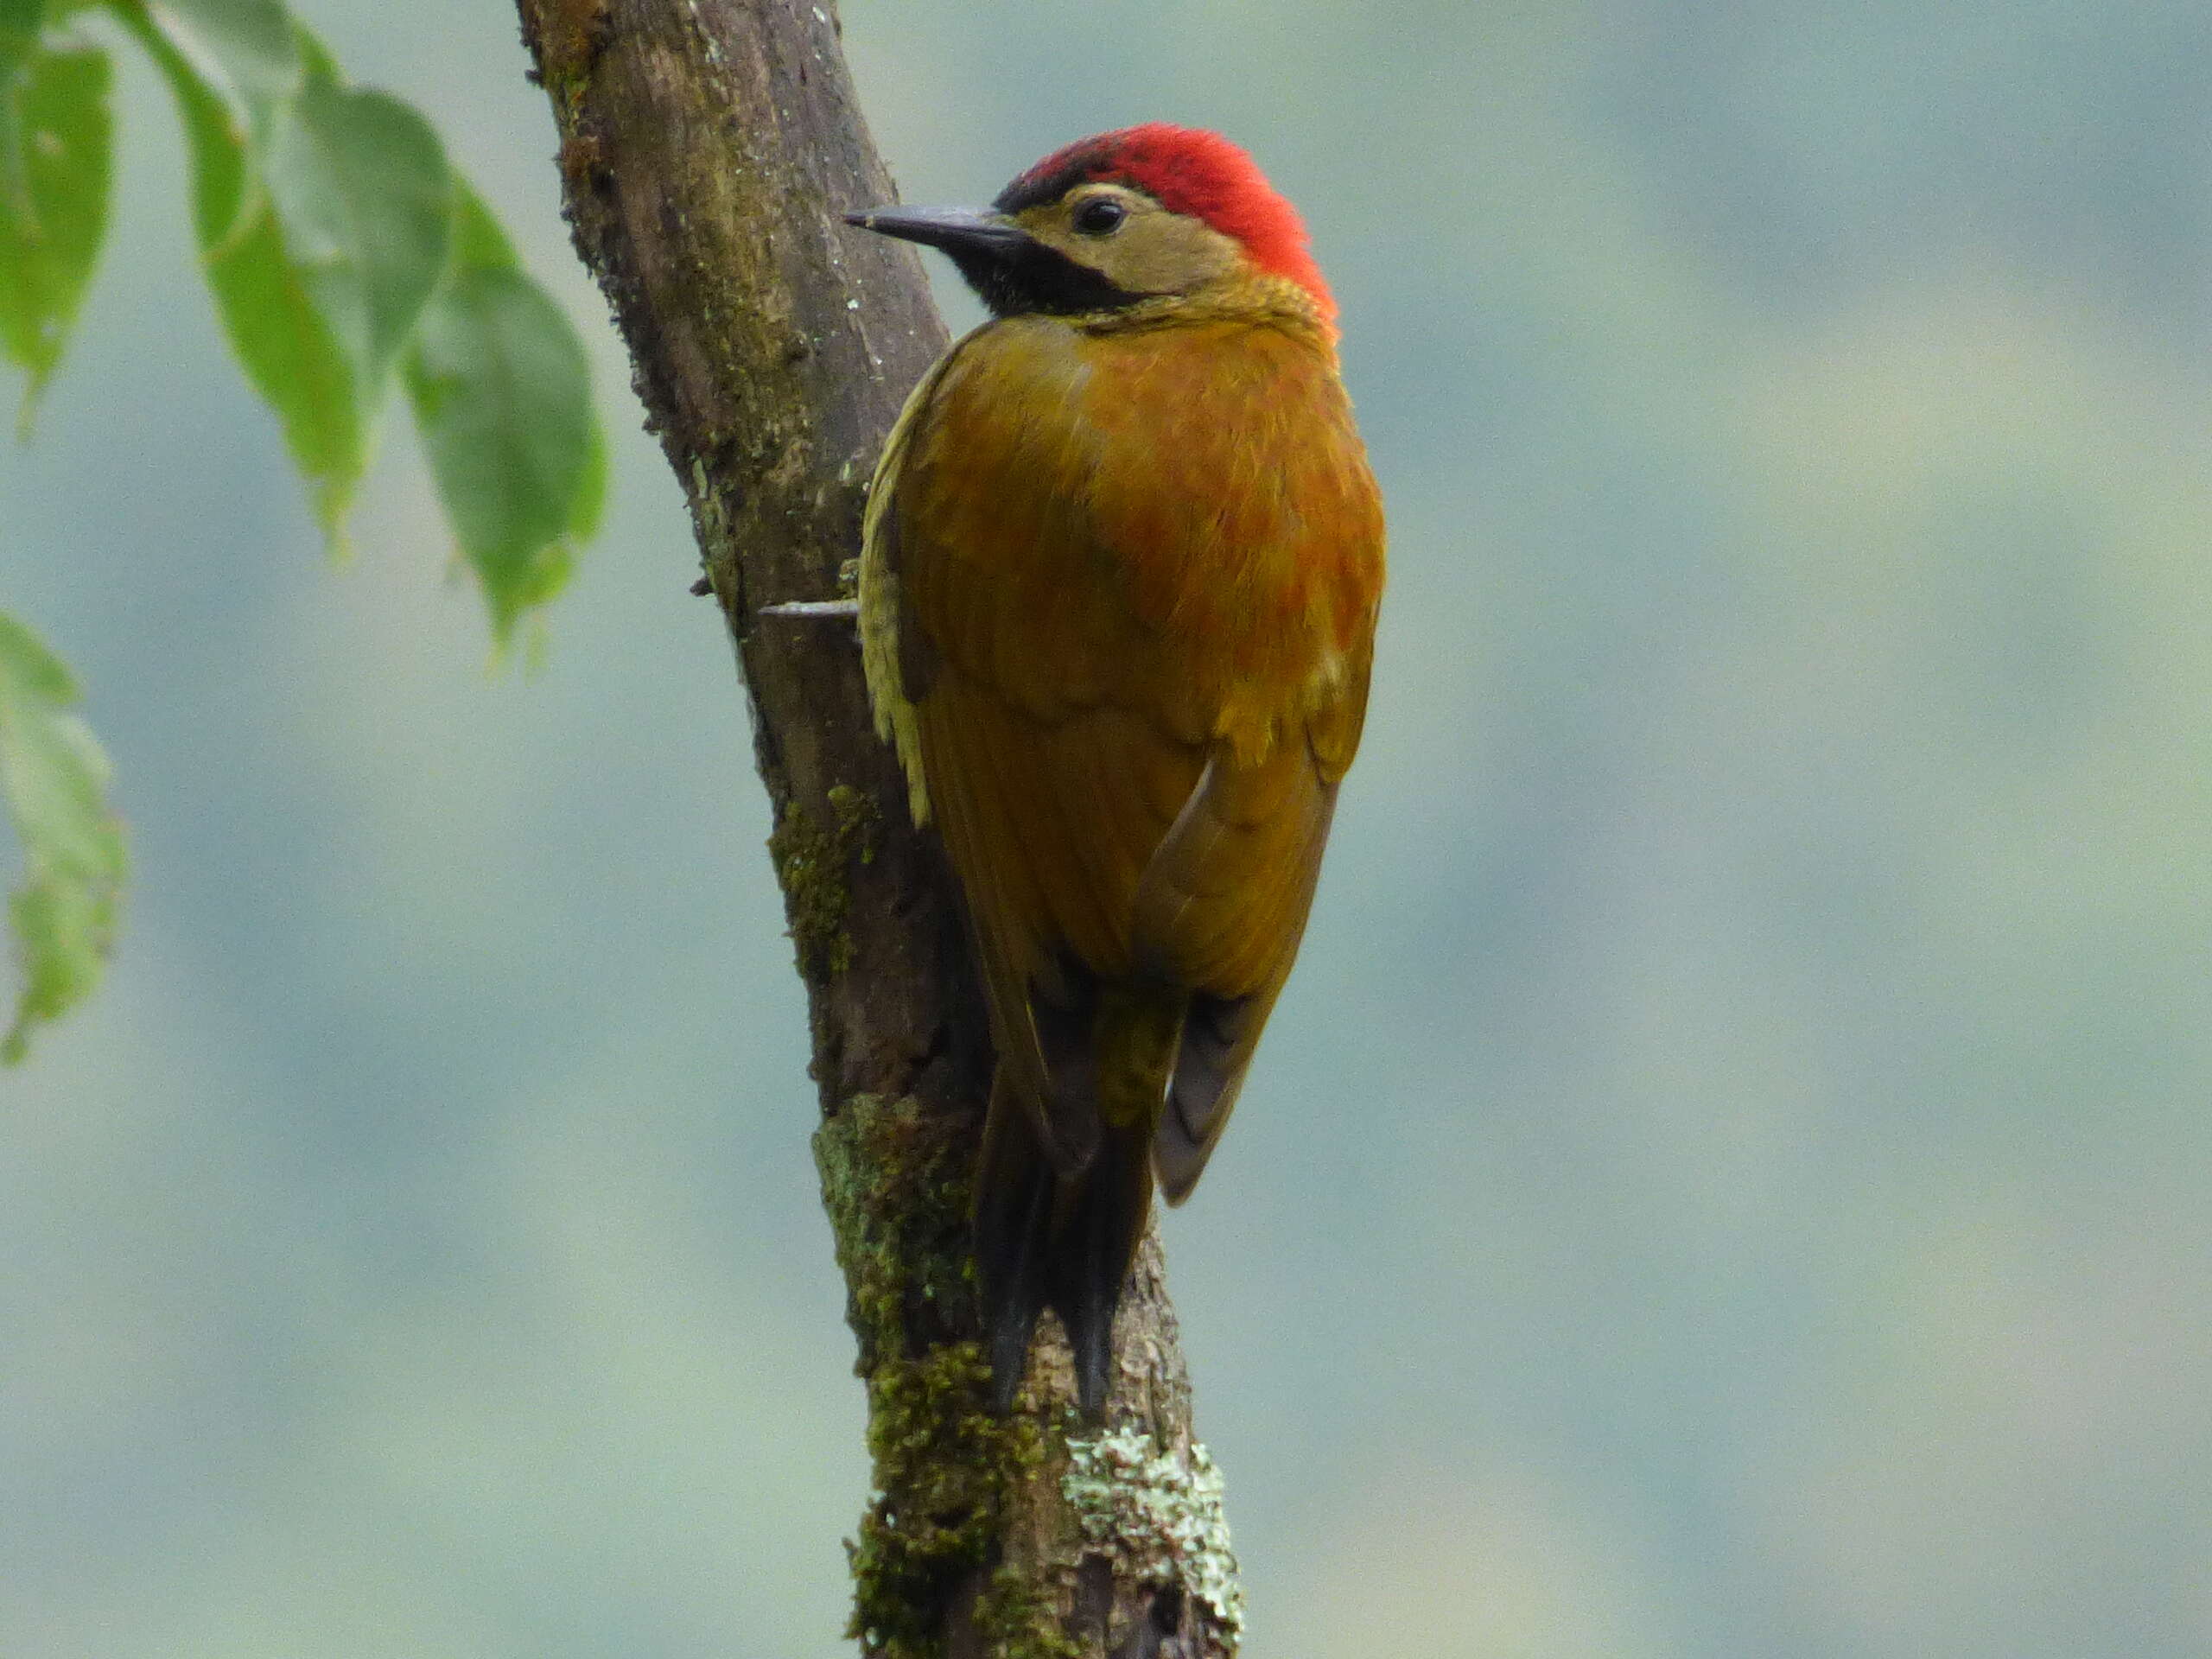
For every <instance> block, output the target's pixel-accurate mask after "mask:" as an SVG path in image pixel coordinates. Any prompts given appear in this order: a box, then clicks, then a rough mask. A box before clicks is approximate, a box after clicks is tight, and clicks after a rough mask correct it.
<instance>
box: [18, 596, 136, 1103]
mask: <svg viewBox="0 0 2212 1659" xmlns="http://www.w3.org/2000/svg"><path fill="white" fill-rule="evenodd" d="M76 701H77V688H76V686H75V684H74V683H73V682H72V681H71V679H70V677H69V671H68V670H67V668H65V667H63V666H62V664H61V661H60V658H57V657H55V656H54V653H53V652H50V651H48V650H47V648H46V647H45V646H44V645H41V643H40V642H39V640H38V639H37V638H36V637H35V635H33V634H32V632H30V630H29V629H28V628H26V627H24V626H22V624H21V623H20V622H17V621H16V620H14V619H13V618H12V617H10V616H9V615H7V614H6V613H4V612H0V795H4V796H5V798H6V799H7V803H8V810H9V813H10V816H11V817H13V819H14V820H15V825H16V837H17V839H18V840H20V841H21V842H22V850H23V862H24V867H25V868H24V879H23V881H22V885H21V886H20V887H17V888H16V892H15V893H14V895H13V896H12V897H11V898H10V899H9V901H8V918H9V922H10V925H11V926H12V928H13V931H14V932H15V936H16V959H17V961H18V963H20V965H21V968H22V988H21V990H20V991H19V992H18V993H17V995H16V1013H15V1019H14V1021H13V1023H12V1024H11V1025H10V1027H9V1029H8V1033H7V1035H6V1036H5V1037H4V1038H0V1064H5V1065H14V1064H15V1063H16V1061H18V1060H20V1059H22V1058H23V1054H24V1052H25V1050H26V1048H27V1047H28V1046H29V1040H30V1033H31V1029H32V1027H35V1026H37V1025H40V1024H41V1023H44V1022H46V1021H48V1020H56V1019H59V1018H60V1016H61V1015H62V1014H64V1013H66V1012H67V1010H68V1009H69V1008H70V1007H72V1006H73V1005H74V1004H75V1003H77V1002H79V1001H82V1000H83V998H84V997H85V996H86V995H87V994H88V993H89V992H90V991H91V990H92V987H93V986H94V985H95V984H97V983H98V982H99V976H100V969H101V966H102V964H103V963H105V960H106V957H107V954H108V951H109V950H110V949H111V947H112V946H113V944H114V943H115V932H116V924H117V921H118V918H119V916H120V913H121V911H122V904H123V880H124V874H125V871H126V869H127V868H128V858H127V855H126V854H125V851H124V839H123V826H122V823H121V822H120V821H119V820H118V818H117V817H116V816H115V814H114V813H113V811H112V810H110V808H109V806H108V803H107V785H108V777H109V771H108V764H107V757H106V756H105V755H104V754H102V753H100V747H99V744H98V743H97V742H95V741H93V739H92V733H91V732H89V731H88V730H86V727H85V723H84V722H83V721H80V720H79V719H78V718H77V717H76V716H75V715H71V714H68V713H67V712H66V710H67V709H68V708H69V706H70V705H71V704H73V702H76Z"/></svg>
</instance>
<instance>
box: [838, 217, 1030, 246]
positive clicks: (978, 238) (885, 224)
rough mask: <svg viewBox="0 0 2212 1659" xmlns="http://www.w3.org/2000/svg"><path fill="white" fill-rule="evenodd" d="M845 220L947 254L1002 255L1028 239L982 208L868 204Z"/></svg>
mask: <svg viewBox="0 0 2212 1659" xmlns="http://www.w3.org/2000/svg"><path fill="white" fill-rule="evenodd" d="M845 223H846V224H848V225H857V226H860V227H861V229H862V230H864V231H874V232H876V233H877V234H878V235H880V236H895V237H897V238H899V240H900V241H902V242H918V243H920V244H921V245H923V246H924V247H925V248H942V249H944V251H946V252H947V253H996V254H1001V255H1003V254H1007V253H1010V252H1012V251H1014V249H1016V248H1019V247H1020V246H1021V245H1023V244H1025V243H1027V241H1028V240H1029V235H1028V232H1026V231H1023V230H1021V229H1020V227H1019V226H1016V225H1015V224H1014V221H1013V220H1011V219H1007V217H1006V216H1005V215H1003V214H1001V213H993V212H991V211H989V210H988V208H982V207H870V208H868V209H866V210H865V211H863V212H861V213H847V214H846V215H845Z"/></svg>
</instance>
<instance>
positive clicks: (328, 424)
mask: <svg viewBox="0 0 2212 1659" xmlns="http://www.w3.org/2000/svg"><path fill="white" fill-rule="evenodd" d="M101 17H105V19H107V20H109V22H111V23H112V24H114V25H118V26H119V28H120V30H121V34H122V35H123V37H124V39H126V40H128V41H132V42H135V43H136V44H137V46H138V47H139V48H142V49H143V50H144V51H145V53H146V54H147V55H148V56H149V58H150V59H151V60H152V61H153V63H154V64H155V66H156V67H157V68H158V69H159V71H160V72H161V73H162V77H163V79H165V80H167V82H168V86H169V89H170V91H171V92H172V94H173V95H174V97H175V102H176V106H177V111H178V114H179V116H180V118H181V120H182V123H183V126H184V132H185V137H186V142H187V143H188V146H189V149H190V151H191V156H192V185H191V189H192V221H193V228H194V238H195V240H196V242H197V245H198V248H199V252H200V264H201V266H202V268H203V270H204V271H205V274H206V277H207V286H208V289H209V292H210V294H211V295H212V296H213V300H214V302H215V309H216V313H217V315H218V316H219V318H220V320H221V322H222V326H223V330H224V333H225V334H226V336H227V337H228V338H229V340H230V343H231V347H232V351H233V352H235V353H237V356H238V361H239V363H240V365H242V366H243V368H244V369H245V375H246V378H247V379H248V380H249V381H250V382H251V384H252V385H253V387H254V389H255V390H256V391H258V392H259V393H260V394H261V396H262V398H263V399H264V401H265V402H266V403H267V404H269V406H270V410H271V411H272V412H273V413H274V414H275V415H276V416H277V422H278V424H279V425H280V427H281V428H282V429H283V435H284V442H285V446H286V448H288V450H289V452H290V454H291V456H292V460H293V463H294V465H295V466H296V467H297V468H298V470H299V473H300V475H301V478H302V480H303V481H304V483H305V484H306V486H307V489H308V498H309V501H310V503H311V505H312V507H313V510H314V512H315V518H316V521H317V523H318V524H320V526H321V530H322V532H323V535H324V537H325V538H326V541H327V544H328V545H329V546H330V547H331V549H332V550H342V549H343V547H344V545H345V531H346V516H347V512H348V510H349V509H350V507H351V505H352V504H353V495H354V492H355V490H356V488H357V486H359V482H360V480H361V478H362V475H363V474H365V472H366V470H367V468H368V465H369V462H370V461H371V460H372V458H373V456H374V454H375V448H376V442H377V437H378V429H379V424H380V422H381V419H382V416H383V414H384V411H385V408H386V407H387V406H388V405H389V404H390V403H391V393H392V389H393V387H394V385H398V386H400V387H401V388H403V389H404V394H405V397H406V399H407V402H408V404H409V405H410V409H411V410H412V411H413V414H414V417H415V425H416V431H417V433H418V434H419V435H420V436H421V439H422V442H423V450H424V452H425V454H427V456H428V457H429V463H430V469H431V473H432V474H433V476H434V478H435V481H436V485H437V489H438V494H439V497H440V499H441V501H442V504H443V505H444V509H445V513H446V518H447V520H448V524H450V525H451V526H452V529H453V532H454V541H455V543H456V545H457V546H458V549H459V550H460V553H461V557H462V559H463V560H464V561H465V562H466V563H467V568H468V569H470V570H471V571H472V572H473V573H474V576H475V578H476V581H477V584H478V586H479V587H480V588H481V590H482V592H483V594H484V600H485V604H486V607H487V609H488V611H489V613H490V620H491V626H492V632H493V639H494V641H495V642H496V643H497V644H498V645H500V646H502V647H504V646H505V645H506V644H507V643H508V642H509V641H510V640H511V639H512V637H513V634H514V630H515V627H516V626H517V624H518V622H520V621H521V620H523V619H524V617H525V616H527V615H528V614H529V613H531V611H532V610H534V609H535V608H536V607H540V606H542V605H543V604H545V603H546V602H547V601H550V599H552V598H553V596H554V595H555V594H557V593H558V592H559V591H560V589H561V588H562V586H563V583H564V582H566V580H567V578H568V575H569V570H570V569H571V567H572V565H573V563H574V560H575V550H576V548H577V546H578V545H579V544H580V543H582V542H583V541H585V540H587V539H588V538H589V537H590V536H591V535H592V533H593V532H594V530H595V529H596V527H597V525H598V522H599V517H600V511H601V504H602V501H603V499H604V497H605V490H606V456H605V449H604V444H603V441H602V438H601V433H600V429H599V424H598V421H597V418H596V416H594V412H593V409H592V401H591V386H590V377H589V372H588V365H587V363H586V359H585V357H584V351H583V346H582V342H581V341H580V340H578V339H577V337H576V334H575V330H574V329H573V328H572V327H570V326H569V322H568V320H567V318H566V317H565V316H564V315H563V313H562V312H561V310H560V308H558V307H557V306H556V304H555V303H554V302H553V301H552V300H551V299H550V297H549V296H547V295H546V293H545V292H544V290H543V289H541V288H540V287H539V286H538V285H537V283H536V282H534V281H533V280H532V279H531V277H529V276H528V275H527V274H526V273H525V272H524V271H523V270H522V269H521V268H520V266H519V264H518V263H517V261H516V258H515V255H514V251H513V248H512V245H511V244H510V243H509V241H508V239H507V237H506V235H505V232H503V231H502V230H501V229H500V227H499V224H498V222H497V220H495V219H493V216H492V214H491V213H490V211H489V210H488V209H487V208H486V207H485V206H484V204H483V202H482V200H480V198H479V197H478V196H477V195H476V194H475V192H474V190H472V189H471V188H469V186H468V184H467V181H465V180H464V179H463V178H461V175H459V174H458V173H457V172H456V171H455V170H454V168H452V166H451V165H450V164H449V163H448V161H447V158H446V156H445V151H444V148H443V146H442V144H441V143H439V141H438V137H437V135H436V133H435V131H434V130H432V129H431V127H430V124H429V123H428V122H427V121H425V120H424V119H423V117H422V116H421V115H420V114H418V113H417V112H416V111H415V110H414V109H412V108H411V107H410V106H409V105H406V104H405V103H404V102H402V101H401V100H400V99H396V98H393V97H392V96H391V95H390V94H388V93H385V92H378V91H375V90H373V89H372V88H368V87H361V86H353V85H352V84H350V83H348V82H347V81H346V79H345V78H344V77H343V76H342V75H341V74H340V73H339V70H338V68H337V66H336V65H335V64H334V62H333V61H332V60H331V58H330V54H328V53H327V51H326V50H325V49H324V48H323V47H322V45H321V42H320V41H317V40H316V39H315V37H314V35H311V34H310V33H309V32H308V30H307V29H306V28H305V27H304V26H303V25H302V24H301V23H300V22H299V21H298V20H297V19H296V18H295V17H294V16H291V14H290V13H289V11H288V10H286V8H285V7H284V5H283V3H282V0H0V355H4V357H5V358H6V359H7V360H8V361H10V363H12V364H14V365H16V367H17V368H19V369H21V370H22V372H23V373H24V376H25V385H24V389H23V394H22V404H21V406H20V410H19V413H18V417H17V427H18V431H19V433H20V434H22V435H26V436H27V435H29V430H30V426H31V421H32V417H33V416H34V414H35V410H36V408H37V404H38V399H39V397H40V396H41V393H42V392H43V391H44V390H45V388H46V386H47V385H48V382H49V380H50V379H51V378H52V377H53V374H54V371H55V369H56V368H57V367H58V366H59V365H60V361H61V358H62V354H63V352H64V349H65V347H66V346H67V341H68V338H69V334H70V329H71V327H72V325H73V323H74V321H75V319H76V316H77V313H78V310H79V307H80V306H81V304H82V302H83V300H84V297H85V294H86V290H87V289H89V287H90V285H91V283H92V274H93V271H94V270H95V268H96V266H97V264H98V263H99V250H100V244H101V241H102V239H103V237H104V234H105V230H106V226H107V218H108V203H109V194H110V185H111V172H112V157H113V148H114V145H113V137H114V134H113V118H112V114H111V110H110V107H109V98H110V88H111V81H112V78H113V77H112V66H111V60H110V51H109V48H108V46H107V45H106V44H105V43H104V38H103V35H102V32H101V31H100V30H99V29H98V27H97V20H98V19H99V18H101ZM112 33H113V30H112V29H111V30H109V31H107V34H109V35H112ZM75 696H76V690H75V687H74V684H73V681H72V679H71V677H70V676H69V674H68V671H67V669H66V668H65V667H64V666H63V664H61V663H60V660H59V659H58V658H56V657H55V656H54V653H53V652H51V651H50V650H48V648H47V647H46V646H45V645H43V644H41V642H40V641H39V639H37V638H36V636H35V634H33V633H32V632H31V631H30V630H29V628H28V627H27V626H24V625H23V624H22V623H21V622H19V621H16V620H12V619H10V618H9V617H8V616H7V615H6V614H5V613H4V612H0V792H3V793H4V795H5V798H6V801H7V806H8V811H9V814H10V818H11V819H12V821H13V823H14V825H15V828H16V834H17V836H18V838H19V839H20V840H21V842H22V849H23V857H24V863H25V867H26V876H25V880H24V883H23V885H22V887H19V889H18V890H17V893H16V896H15V899H14V900H13V901H12V902H11V904H10V926H11V930H12V931H13V933H14V935H15V939H16V952H17V956H18V958H19V961H20V965H21V970H22V971H21V976H20V977H21V985H20V989H19V992H18V995H17V1000H16V1014H15V1019H14V1023H13V1025H12V1027H11V1028H10V1032H9V1034H8V1036H7V1039H6V1040H5V1045H4V1046H0V1061H13V1060H15V1059H18V1058H21V1057H22V1053H23V1052H24V1049H25V1046H26V1044H27V1041H28V1038H29V1032H30V1029H31V1028H32V1027H33V1026H35V1025H36V1024H38V1023H40V1022H41V1021H46V1020H53V1019H54V1018H56V1017H58V1016H59V1015H60V1014H62V1013H64V1012H65V1011H66V1010H67V1008H68V1007H70V1006H72V1005H73V1003H75V1002H77V1001H79V1000H80V999H81V998H82V997H84V996H85V995H86V994H87V993H88V992H89V991H90V990H91V989H92V986H93V985H94V984H95V983H96V982H97V981H98V979H99V971H100V967H101V965H102V963H103V962H104V960H105V955H106V953H107V951H108V950H109V948H110V946H111V944H112V942H113V939H114V937H115V932H116V923H117V918H118V913H119V910H120V905H121V893H122V887H123V881H124V870H125V855H124V842H123V836H122V831H121V828H120V825H119V823H118V821H117V819H116V817H115V815H114V811H113V809H112V806H111V803H110V801H109V798H108V788H107V780H108V767H107V764H106V761H105V759H104V758H103V757H102V756H101V754H100V752H99V746H98V745H97V743H95V742H94V741H93V740H92V736H91V734H90V733H89V732H88V731H87V730H86V728H84V727H83V725H82V724H81V722H79V721H77V720H76V719H75V718H74V717H73V716H70V715H64V714H60V713H59V712H57V711H59V710H60V709H64V708H65V707H67V705H68V704H69V703H71V702H73V701H74V699H75ZM64 804H66V805H64ZM92 849H97V851H94V850H92Z"/></svg>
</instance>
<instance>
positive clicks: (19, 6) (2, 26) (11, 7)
mask: <svg viewBox="0 0 2212 1659" xmlns="http://www.w3.org/2000/svg"><path fill="white" fill-rule="evenodd" d="M45 22H46V4H45V0H0V85H4V84H5V82H6V81H7V79H8V76H9V73H10V71H12V70H13V69H14V68H15V67H16V65H17V64H19V63H21V62H22V60H24V59H25V58H28V57H29V56H30V54H32V53H33V52H34V51H35V50H36V49H37V48H38V32H39V30H40V29H41V28H42V27H43V26H44V25H45Z"/></svg>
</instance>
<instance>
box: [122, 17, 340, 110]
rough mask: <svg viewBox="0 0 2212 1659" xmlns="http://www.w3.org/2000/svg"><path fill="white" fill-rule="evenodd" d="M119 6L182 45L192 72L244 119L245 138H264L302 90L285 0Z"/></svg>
mask: <svg viewBox="0 0 2212 1659" xmlns="http://www.w3.org/2000/svg"><path fill="white" fill-rule="evenodd" d="M118 10H119V11H120V12H121V13H122V14H123V16H124V22H126V23H131V24H134V25H136V24H137V23H138V22H143V23H144V24H145V25H147V26H149V27H150V28H151V29H154V30H156V31H157V32H158V33H159V35H161V38H162V39H163V40H164V41H168V43H169V45H170V46H171V47H173V48H175V50H176V52H177V53H178V54H179V55H181V57H182V58H183V59H184V60H185V62H186V63H187V65H188V66H189V67H190V68H191V71H192V75H193V79H194V80H196V81H198V82H199V83H200V86H204V87H206V88H207V91H208V92H211V93H213V95H214V96H215V97H217V98H219V99H222V100H223V102H224V103H225V104H226V105H227V106H228V107H229V108H230V110H231V111H232V114H233V115H235V116H236V117H237V118H238V137H240V138H241V139H243V138H245V137H247V136H248V135H251V136H252V137H255V138H256V139H257V140H264V141H265V139H266V137H267V134H268V132H269V130H270V124H271V123H272V122H273V120H274V119H275V117H276V113H277V111H278V110H279V109H280V108H282V107H283V105H284V104H285V103H286V102H287V101H288V100H289V99H290V98H291V97H292V95H293V94H294V93H296V92H298V91H299V89H300V83H301V81H302V78H303V77H304V75H305V73H306V64H305V61H304V60H303V59H302V56H301V53H300V39H299V35H298V32H297V30H296V29H295V27H294V25H293V22H292V19H291V16H290V14H289V12H287V11H286V10H285V9H284V7H283V3H282V0H145V3H143V4H139V3H136V0H118ZM134 32H137V29H136V28H135V27H134Z"/></svg>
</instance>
